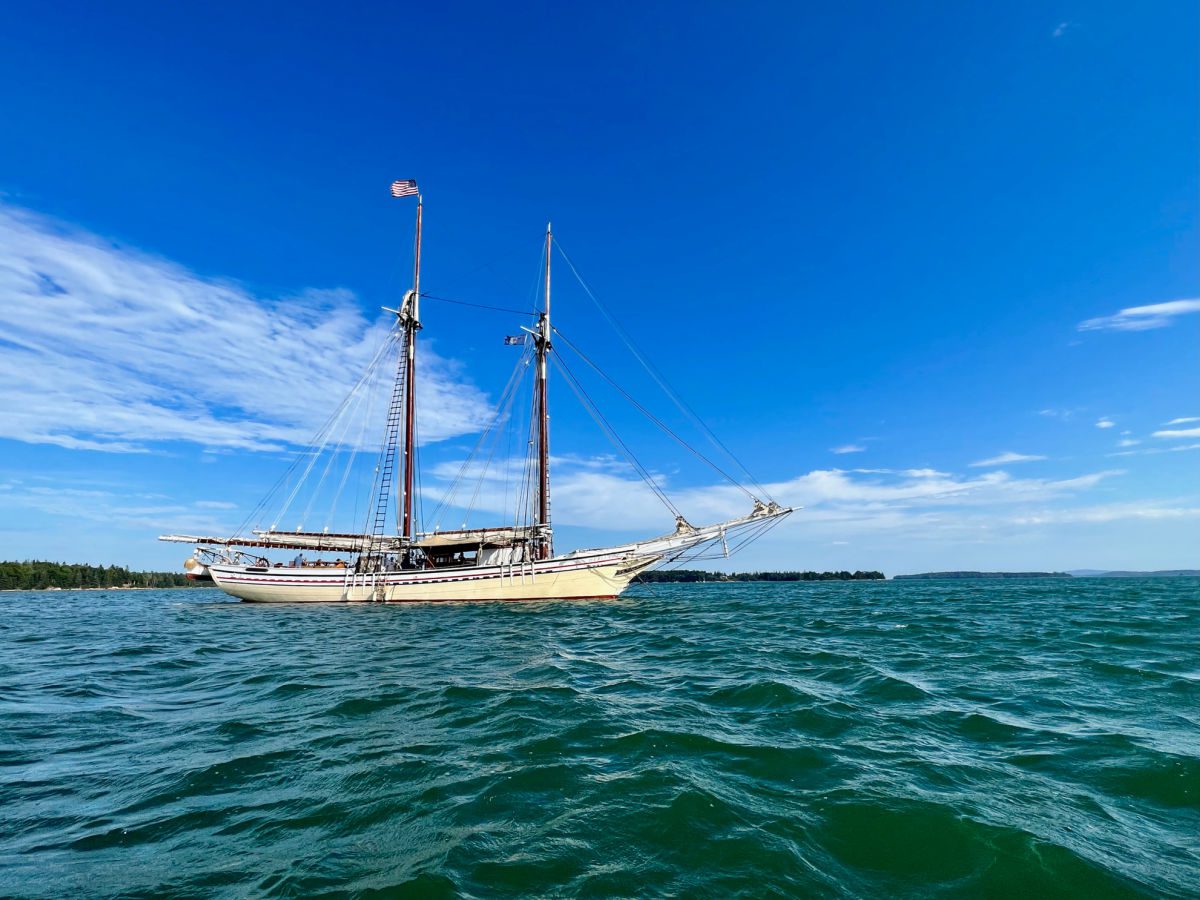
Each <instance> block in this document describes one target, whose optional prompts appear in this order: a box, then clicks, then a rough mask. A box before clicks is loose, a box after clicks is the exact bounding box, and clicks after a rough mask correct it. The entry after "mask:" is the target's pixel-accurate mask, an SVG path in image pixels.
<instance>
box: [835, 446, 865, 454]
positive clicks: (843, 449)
mask: <svg viewBox="0 0 1200 900" xmlns="http://www.w3.org/2000/svg"><path fill="white" fill-rule="evenodd" d="M866 449H867V448H866V447H864V446H863V445H862V444H842V445H841V446H840V447H830V448H829V452H830V453H862V452H863V451H864V450H866Z"/></svg>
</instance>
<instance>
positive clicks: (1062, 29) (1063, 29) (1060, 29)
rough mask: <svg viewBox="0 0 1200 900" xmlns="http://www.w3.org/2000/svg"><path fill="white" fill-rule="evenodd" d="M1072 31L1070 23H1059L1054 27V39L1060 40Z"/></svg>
mask: <svg viewBox="0 0 1200 900" xmlns="http://www.w3.org/2000/svg"><path fill="white" fill-rule="evenodd" d="M1070 29H1071V23H1070V22H1059V23H1058V24H1057V25H1055V26H1054V37H1056V38H1060V37H1062V36H1063V35H1064V34H1066V33H1067V32H1068V31H1069V30H1070Z"/></svg>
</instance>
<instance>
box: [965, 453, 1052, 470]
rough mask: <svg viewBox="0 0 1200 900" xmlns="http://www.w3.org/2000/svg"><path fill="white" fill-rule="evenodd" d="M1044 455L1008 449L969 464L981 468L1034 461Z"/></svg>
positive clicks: (1042, 457)
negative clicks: (997, 454)
mask: <svg viewBox="0 0 1200 900" xmlns="http://www.w3.org/2000/svg"><path fill="white" fill-rule="evenodd" d="M1045 458H1046V457H1044V456H1038V455H1037V454H1035V453H1014V452H1012V451H1011V450H1008V451H1006V452H1004V453H1001V454H1000V455H999V456H990V457H988V458H987V459H980V460H976V461H975V462H973V463H970V465H971V466H972V467H974V468H983V467H985V466H1005V465H1008V464H1009V463H1021V462H1035V461H1037V460H1039V459H1045Z"/></svg>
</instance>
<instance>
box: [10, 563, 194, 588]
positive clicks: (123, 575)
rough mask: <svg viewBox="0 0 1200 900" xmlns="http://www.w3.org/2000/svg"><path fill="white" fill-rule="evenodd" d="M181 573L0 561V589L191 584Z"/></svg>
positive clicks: (190, 585) (120, 567)
mask: <svg viewBox="0 0 1200 900" xmlns="http://www.w3.org/2000/svg"><path fill="white" fill-rule="evenodd" d="M195 584H196V583H195V582H194V581H191V580H190V579H189V578H188V577H187V576H186V575H184V574H183V573H182V572H134V571H131V570H129V569H126V568H125V567H124V566H93V565H90V564H88V563H60V562H47V561H45V560H40V559H30V560H25V561H24V562H13V561H10V562H0V591H79V590H96V589H101V588H103V589H107V590H132V589H134V588H177V587H194V586H195Z"/></svg>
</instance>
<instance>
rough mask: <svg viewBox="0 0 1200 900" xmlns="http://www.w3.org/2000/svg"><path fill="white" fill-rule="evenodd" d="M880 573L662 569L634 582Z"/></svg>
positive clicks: (843, 577) (854, 577)
mask: <svg viewBox="0 0 1200 900" xmlns="http://www.w3.org/2000/svg"><path fill="white" fill-rule="evenodd" d="M884 578H885V576H884V574H883V573H882V572H863V571H856V572H846V571H841V572H702V571H700V570H699V569H663V570H660V571H657V572H643V573H642V574H640V575H638V576H637V577H636V578H635V579H634V581H636V582H641V583H643V584H665V583H678V582H697V581H882V580H883V579H884Z"/></svg>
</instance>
